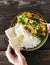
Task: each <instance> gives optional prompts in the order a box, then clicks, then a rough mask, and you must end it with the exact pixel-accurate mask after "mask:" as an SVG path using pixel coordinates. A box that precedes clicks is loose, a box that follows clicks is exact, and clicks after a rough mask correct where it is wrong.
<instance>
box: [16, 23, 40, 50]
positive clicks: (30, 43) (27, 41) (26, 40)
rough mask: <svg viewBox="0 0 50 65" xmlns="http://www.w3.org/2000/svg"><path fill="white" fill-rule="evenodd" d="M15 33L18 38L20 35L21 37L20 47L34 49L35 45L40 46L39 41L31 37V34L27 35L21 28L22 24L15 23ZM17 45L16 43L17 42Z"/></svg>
mask: <svg viewBox="0 0 50 65" xmlns="http://www.w3.org/2000/svg"><path fill="white" fill-rule="evenodd" d="M15 33H16V35H17V36H18V37H19V36H20V35H23V36H24V37H23V39H22V44H23V45H21V47H25V48H26V49H27V48H34V47H36V46H37V45H39V44H40V42H41V40H40V39H38V38H37V37H35V36H32V35H31V33H29V32H28V31H27V30H25V29H24V28H23V26H22V24H19V23H17V24H16V25H15ZM17 43H18V42H17Z"/></svg>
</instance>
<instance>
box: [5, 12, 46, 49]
mask: <svg viewBox="0 0 50 65" xmlns="http://www.w3.org/2000/svg"><path fill="white" fill-rule="evenodd" d="M38 19H39V20H40V21H42V22H45V20H44V18H42V17H41V16H40V15H39V14H35V13H34V12H28V11H26V12H22V13H20V14H19V15H17V16H16V20H15V21H14V23H13V26H12V27H11V28H9V29H8V30H6V31H5V33H6V35H7V37H8V39H9V43H10V44H11V45H12V47H14V48H16V47H23V48H26V49H28V48H34V47H36V46H38V45H39V44H40V43H41V42H43V40H44V39H45V38H46V36H47V27H46V25H44V24H42V23H40V22H38Z"/></svg>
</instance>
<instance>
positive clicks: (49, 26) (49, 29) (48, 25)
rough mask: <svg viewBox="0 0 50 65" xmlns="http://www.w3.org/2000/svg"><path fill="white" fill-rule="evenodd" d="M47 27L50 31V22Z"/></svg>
mask: <svg viewBox="0 0 50 65" xmlns="http://www.w3.org/2000/svg"><path fill="white" fill-rule="evenodd" d="M47 28H48V31H49V33H50V23H49V24H47Z"/></svg>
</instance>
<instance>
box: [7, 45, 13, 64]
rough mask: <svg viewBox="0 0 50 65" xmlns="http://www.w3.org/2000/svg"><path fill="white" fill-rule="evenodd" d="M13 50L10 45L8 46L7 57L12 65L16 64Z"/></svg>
mask: <svg viewBox="0 0 50 65" xmlns="http://www.w3.org/2000/svg"><path fill="white" fill-rule="evenodd" d="M11 51H12V48H11V46H10V45H8V48H7V51H6V56H7V58H8V60H9V62H11V63H12V64H14V55H13V54H12V53H11Z"/></svg>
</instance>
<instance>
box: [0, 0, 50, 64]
mask: <svg viewBox="0 0 50 65" xmlns="http://www.w3.org/2000/svg"><path fill="white" fill-rule="evenodd" d="M28 1H29V2H28ZM29 3H30V0H23V1H20V2H19V0H0V65H12V64H11V63H9V62H8V60H7V58H6V55H5V50H6V49H7V46H8V44H9V43H8V39H7V37H6V35H5V33H4V31H5V30H6V29H7V28H9V26H10V23H11V20H12V19H13V17H14V16H15V15H16V13H17V5H19V6H22V5H26V4H29ZM31 4H34V6H37V5H38V8H40V9H38V8H37V10H38V11H39V12H40V13H42V15H43V16H44V17H45V18H46V20H47V21H48V22H50V0H31ZM22 54H23V55H24V56H25V58H26V60H27V63H28V65H50V35H49V37H48V40H47V41H46V43H45V44H44V45H43V46H42V47H41V48H39V49H38V50H36V51H31V52H26V51H23V52H22Z"/></svg>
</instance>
